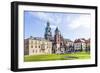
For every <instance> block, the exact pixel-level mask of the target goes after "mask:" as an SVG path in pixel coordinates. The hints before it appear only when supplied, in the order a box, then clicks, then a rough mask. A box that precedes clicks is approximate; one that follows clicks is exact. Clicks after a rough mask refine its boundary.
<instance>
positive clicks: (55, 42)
mask: <svg viewBox="0 0 100 73" xmlns="http://www.w3.org/2000/svg"><path fill="white" fill-rule="evenodd" d="M44 37H45V39H46V40H49V41H51V42H52V53H55V54H59V53H64V52H65V47H66V45H65V43H64V39H63V37H62V35H61V33H60V31H59V29H58V27H56V29H55V33H54V36H52V32H51V28H50V23H49V22H47V26H46V28H45V35H44Z"/></svg>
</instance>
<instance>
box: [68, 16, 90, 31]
mask: <svg viewBox="0 0 100 73" xmlns="http://www.w3.org/2000/svg"><path fill="white" fill-rule="evenodd" d="M80 26H81V27H85V28H90V15H80V16H79V17H77V18H76V19H74V20H72V21H71V23H70V24H69V27H70V28H72V29H77V28H79V27H80Z"/></svg>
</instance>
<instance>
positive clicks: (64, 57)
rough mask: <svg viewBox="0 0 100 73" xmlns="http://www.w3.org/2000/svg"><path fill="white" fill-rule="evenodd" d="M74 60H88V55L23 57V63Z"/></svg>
mask: <svg viewBox="0 0 100 73" xmlns="http://www.w3.org/2000/svg"><path fill="white" fill-rule="evenodd" d="M74 59H90V53H86V52H78V53H71V54H45V55H30V56H28V55H27V56H24V61H25V62H32V61H50V60H74Z"/></svg>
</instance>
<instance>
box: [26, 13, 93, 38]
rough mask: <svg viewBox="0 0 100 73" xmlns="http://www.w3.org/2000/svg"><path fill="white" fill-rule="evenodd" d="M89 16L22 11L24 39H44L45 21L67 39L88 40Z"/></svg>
mask: <svg viewBox="0 0 100 73" xmlns="http://www.w3.org/2000/svg"><path fill="white" fill-rule="evenodd" d="M90 16H91V15H90V14H84V13H81V14H79V13H60V12H59V13H57V12H34V11H24V37H25V38H28V37H30V36H33V37H44V32H45V27H46V23H47V21H49V23H50V27H51V29H52V35H54V31H55V29H56V27H58V28H59V30H60V32H61V34H62V36H63V37H64V38H67V39H71V40H74V39H77V38H86V39H87V38H90V24H91V23H90Z"/></svg>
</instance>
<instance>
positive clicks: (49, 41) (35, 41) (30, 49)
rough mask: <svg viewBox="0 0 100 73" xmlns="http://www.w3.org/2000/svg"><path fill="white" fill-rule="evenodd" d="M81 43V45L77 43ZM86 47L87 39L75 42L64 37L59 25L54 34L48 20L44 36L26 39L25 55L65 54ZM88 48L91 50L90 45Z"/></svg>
mask: <svg viewBox="0 0 100 73" xmlns="http://www.w3.org/2000/svg"><path fill="white" fill-rule="evenodd" d="M79 43H80V45H77V44H79ZM88 46H90V41H89V42H88ZM86 49H87V44H86V40H82V41H81V39H78V40H75V41H74V42H73V41H71V40H70V39H64V38H63V36H62V35H61V33H60V31H59V29H58V27H57V28H56V29H55V32H54V36H52V32H51V27H50V23H49V22H47V26H46V28H45V33H44V38H41V37H32V36H31V37H30V38H27V39H25V40H24V54H25V55H36V54H64V53H69V52H75V51H77V50H79V51H82V50H86ZM87 50H90V47H88V49H87Z"/></svg>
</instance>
